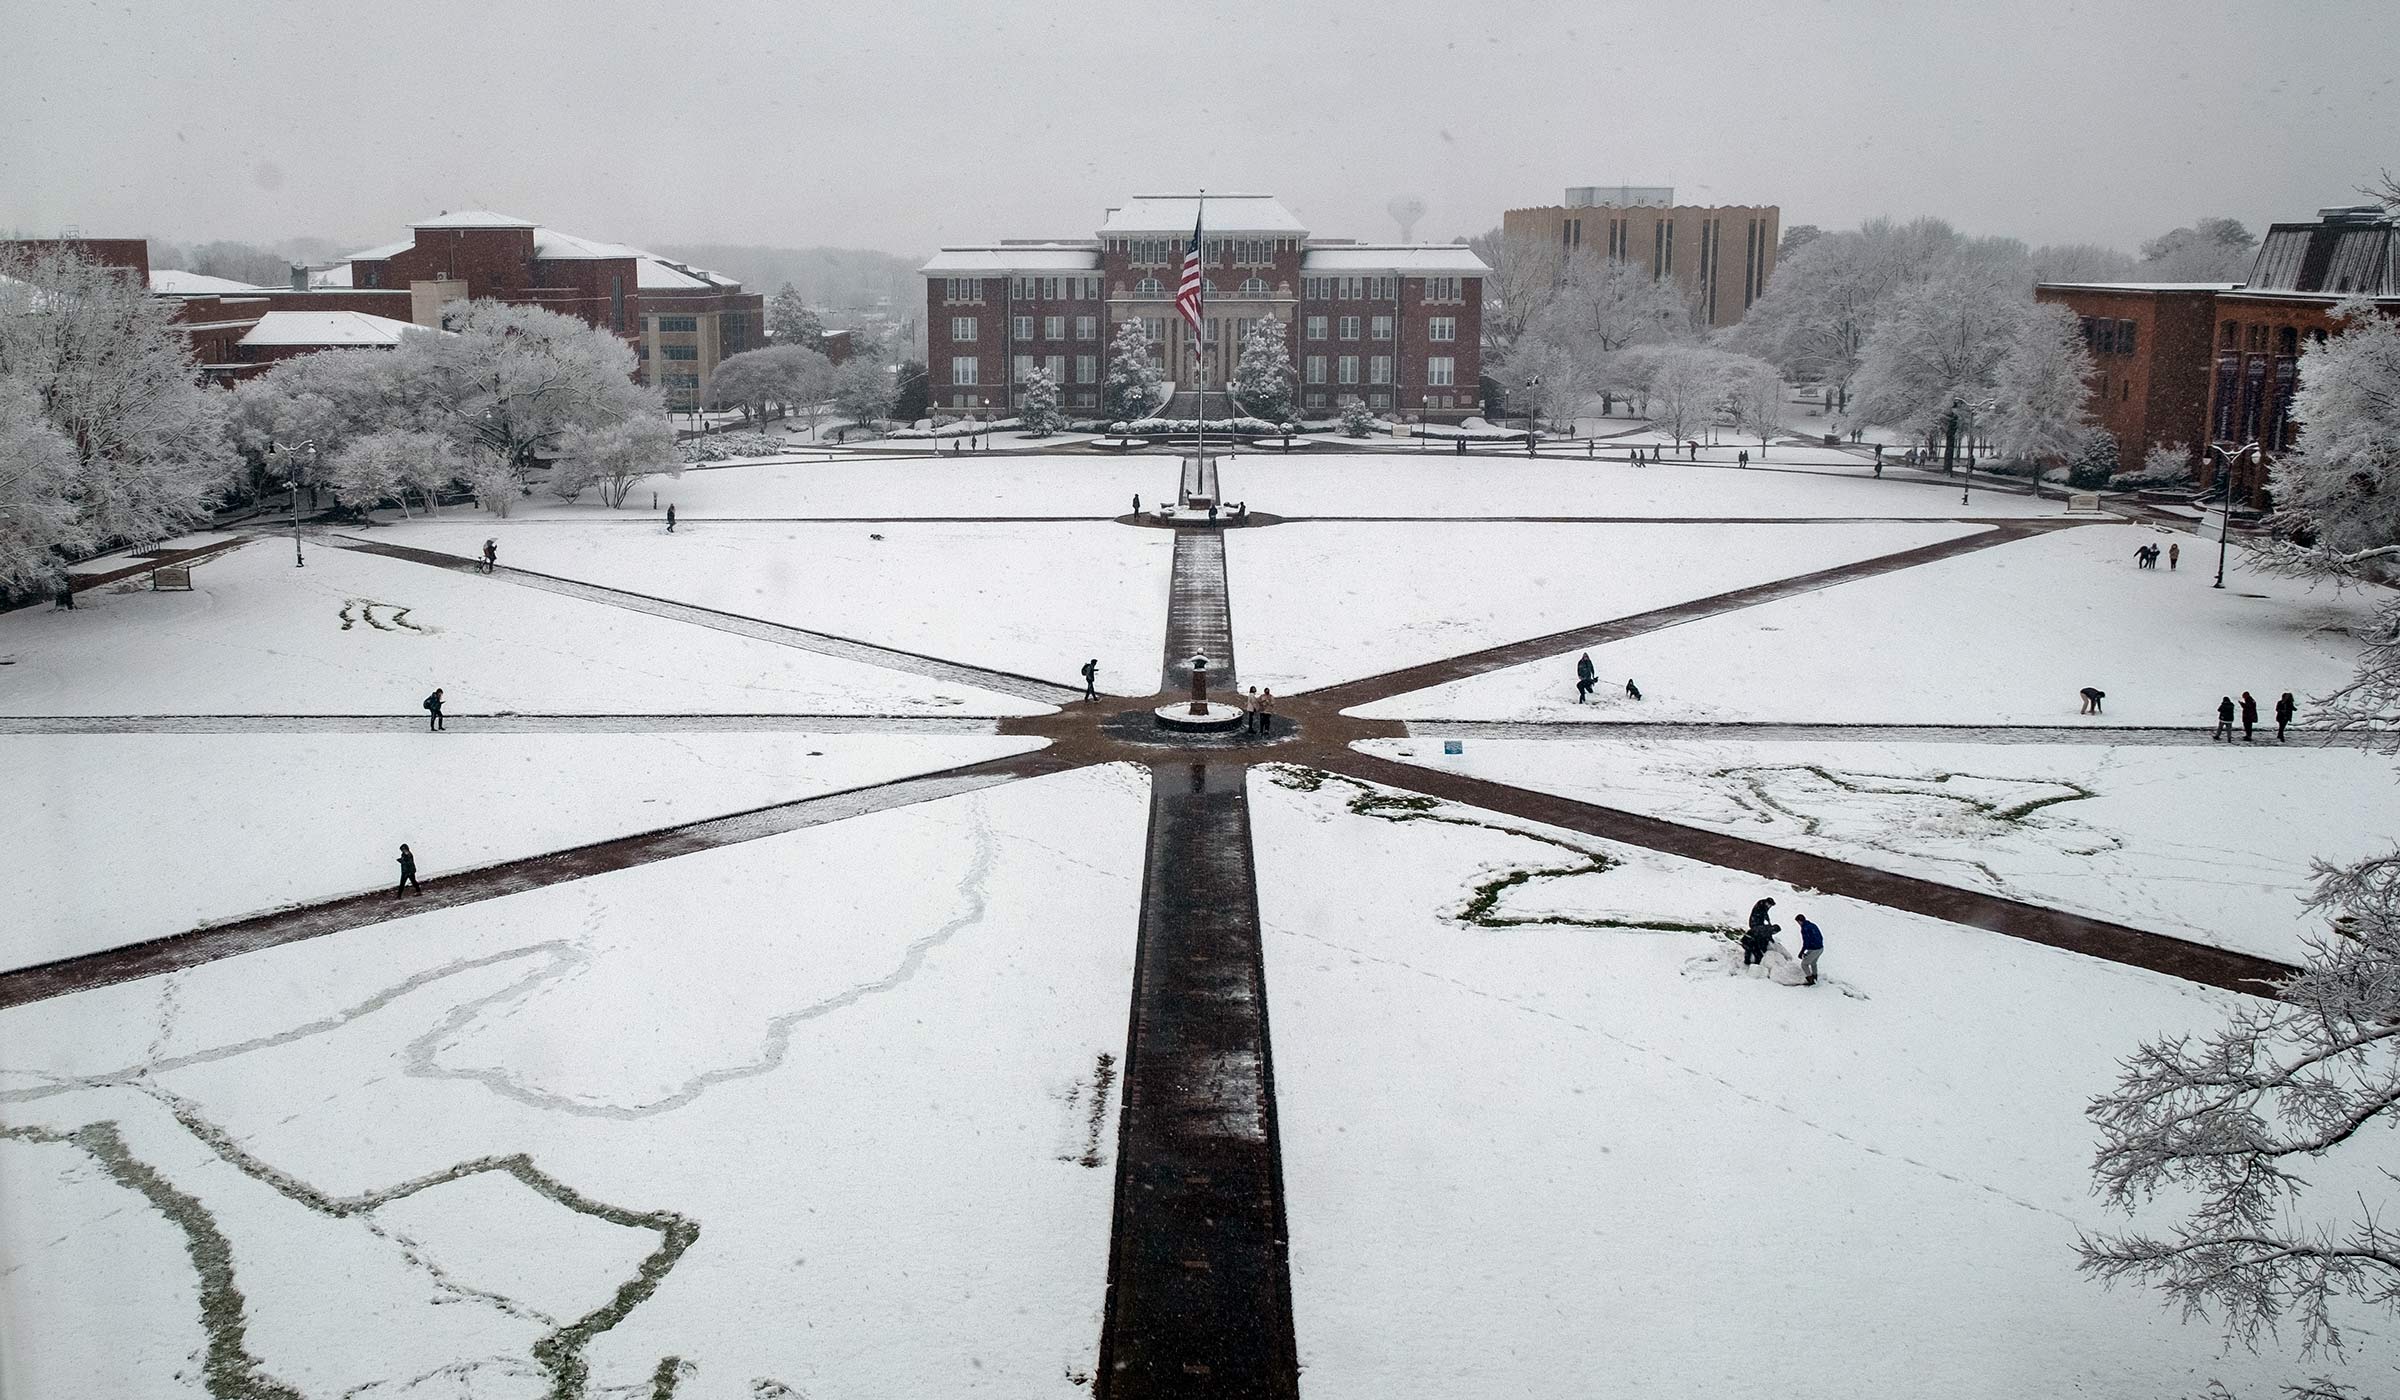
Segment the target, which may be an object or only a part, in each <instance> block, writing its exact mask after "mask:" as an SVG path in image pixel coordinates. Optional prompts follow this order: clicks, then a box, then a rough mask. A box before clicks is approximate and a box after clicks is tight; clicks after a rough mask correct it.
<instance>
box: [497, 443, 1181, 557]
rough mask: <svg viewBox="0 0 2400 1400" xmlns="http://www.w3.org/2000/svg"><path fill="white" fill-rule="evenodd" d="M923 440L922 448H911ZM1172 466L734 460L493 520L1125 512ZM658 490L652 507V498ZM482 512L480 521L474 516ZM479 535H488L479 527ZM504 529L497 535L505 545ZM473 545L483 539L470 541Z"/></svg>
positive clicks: (1161, 485) (964, 458)
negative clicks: (617, 495) (623, 493)
mask: <svg viewBox="0 0 2400 1400" xmlns="http://www.w3.org/2000/svg"><path fill="white" fill-rule="evenodd" d="M919 446H922V444H919ZM1177 472H1178V467H1177V464H1176V461H1175V459H1174V458H1172V457H1164V456H1129V457H1109V456H1099V455H1093V456H1075V457H1048V456H1038V457H1037V456H1026V457H1015V456H1008V457H1001V456H981V455H976V454H964V455H961V456H957V457H935V458H924V459H915V458H908V459H900V460H882V459H877V458H872V457H866V458H860V457H835V458H831V459H829V460H821V461H810V462H800V463H781V462H769V463H759V464H746V463H738V462H737V463H733V464H730V465H726V466H712V467H707V468H690V469H687V470H686V471H685V472H684V474H683V476H682V477H681V479H675V478H668V477H660V478H656V479H654V480H649V481H644V482H643V483H642V484H641V486H640V488H639V489H637V490H636V491H635V492H634V494H633V496H632V498H631V499H629V500H628V501H627V502H626V506H625V509H623V510H613V511H612V510H609V509H607V508H605V507H603V506H600V505H598V504H596V503H595V501H594V499H593V498H591V497H588V496H587V497H585V498H584V500H583V501H582V502H581V503H580V504H577V505H571V506H568V505H560V504H559V503H558V502H557V501H556V500H554V499H552V498H550V497H548V496H544V495H539V494H537V495H536V496H534V497H533V499H531V500H528V501H526V502H524V503H523V505H521V506H520V507H518V508H517V509H515V510H513V511H511V512H510V514H509V518H508V519H507V520H504V521H495V522H492V523H493V524H495V525H497V526H499V527H500V528H501V529H502V530H507V531H511V532H512V533H513V528H514V527H515V526H517V525H519V524H521V523H530V522H533V521H547V520H588V521H603V520H605V521H608V522H610V523H612V524H619V525H622V526H624V527H625V528H629V529H635V528H642V527H645V526H647V527H654V528H655V527H659V524H660V520H661V517H663V515H664V514H665V511H666V507H667V505H668V504H669V503H670V502H672V503H673V504H674V506H675V515H676V520H677V533H678V534H680V533H682V524H681V522H683V521H685V520H695V519H704V518H706V517H708V516H721V517H749V518H770V519H785V518H797V519H808V518H811V517H826V516H833V517H849V516H863V517H869V518H878V519H880V518H888V517H894V516H898V517H916V516H927V515H956V516H1027V515H1076V516H1090V517H1095V518H1107V517H1111V516H1118V515H1123V514H1125V513H1126V512H1128V511H1130V510H1131V509H1132V508H1133V498H1134V497H1135V496H1137V495H1138V496H1140V497H1141V498H1142V500H1143V503H1144V504H1145V505H1147V504H1150V503H1152V502H1155V501H1159V500H1163V499H1168V498H1171V497H1172V496H1173V495H1174V494H1175V487H1176V481H1177ZM653 492H655V493H656V494H657V496H658V506H659V508H658V510H656V511H653V510H651V509H650V497H651V495H652V493H653ZM478 518H480V517H478ZM485 533H486V534H490V533H494V532H493V531H489V530H487V531H485ZM511 538H512V534H502V535H501V541H502V544H503V546H504V547H505V546H506V544H507V543H508V542H509V540H510V539H511ZM477 543H481V537H480V536H478V537H477Z"/></svg>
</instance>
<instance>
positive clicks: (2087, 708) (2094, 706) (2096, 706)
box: [2076, 685, 2108, 715]
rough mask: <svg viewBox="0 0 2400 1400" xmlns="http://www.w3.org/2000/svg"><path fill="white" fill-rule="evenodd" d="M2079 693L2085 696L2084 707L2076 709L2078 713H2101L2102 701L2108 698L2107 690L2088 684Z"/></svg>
mask: <svg viewBox="0 0 2400 1400" xmlns="http://www.w3.org/2000/svg"><path fill="white" fill-rule="evenodd" d="M2077 693H2078V694H2080V695H2082V696H2083V708H2082V709H2081V710H2078V711H2076V713H2077V714H2085V715H2096V714H2098V713H2100V702H2101V701H2103V700H2106V699H2107V698H2108V692H2107V691H2105V690H2099V689H2095V688H2094V687H2092V686H2088V685H2087V686H2085V687H2084V688H2083V689H2082V690H2081V691H2079V692H2077Z"/></svg>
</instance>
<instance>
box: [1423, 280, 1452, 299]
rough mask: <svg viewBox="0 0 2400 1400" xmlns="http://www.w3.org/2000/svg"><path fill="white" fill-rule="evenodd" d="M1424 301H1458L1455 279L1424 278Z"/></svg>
mask: <svg viewBox="0 0 2400 1400" xmlns="http://www.w3.org/2000/svg"><path fill="white" fill-rule="evenodd" d="M1425 299H1426V300H1427V301H1456V300H1458V279H1457V278H1455V277H1428V278H1426V279H1425Z"/></svg>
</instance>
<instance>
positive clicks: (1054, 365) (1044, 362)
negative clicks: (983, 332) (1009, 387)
mask: <svg viewBox="0 0 2400 1400" xmlns="http://www.w3.org/2000/svg"><path fill="white" fill-rule="evenodd" d="M1036 363H1037V361H1036V360H1035V358H1034V357H1033V356H1031V355H1019V356H1017V357H1016V358H1015V360H1014V361H1013V362H1012V368H1013V369H1014V371H1015V377H1016V381H1017V382H1018V383H1020V384H1022V383H1024V382H1025V381H1026V380H1027V379H1030V378H1032V377H1033V368H1034V365H1035V364H1036ZM1038 363H1039V364H1040V365H1041V367H1042V372H1043V373H1045V374H1047V375H1049V376H1050V378H1051V381H1052V382H1053V383H1058V384H1068V383H1074V384H1097V383H1099V382H1100V357H1099V356H1097V355H1077V356H1076V357H1075V377H1074V378H1073V379H1072V380H1070V379H1068V378H1067V357H1066V356H1064V355H1044V356H1042V357H1041V358H1040V360H1039V361H1038ZM982 382H983V361H982V360H980V359H978V358H976V357H975V356H973V355H955V356H952V357H951V360H950V383H951V386H952V387H953V388H958V387H966V386H971V385H976V384H980V383H982Z"/></svg>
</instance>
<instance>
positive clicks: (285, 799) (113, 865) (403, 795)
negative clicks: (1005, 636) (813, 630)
mask: <svg viewBox="0 0 2400 1400" xmlns="http://www.w3.org/2000/svg"><path fill="white" fill-rule="evenodd" d="M1040 746H1041V741H1040V740H1038V739H1003V738H976V737H940V736H934V737H923V738H905V739H903V738H893V737H890V736H886V735H875V734H787V733H774V734H638V733H635V734H475V733H472V732H464V731H462V732H457V733H444V734H430V735H429V734H424V733H410V734H340V735H334V734H79V735H11V736H5V737H0V772H4V773H8V774H10V775H12V781H11V783H10V784H9V787H10V793H11V799H12V800H11V801H9V802H7V803H5V804H0V853H4V854H0V908H5V909H8V910H9V911H11V913H10V916H9V918H8V920H7V922H6V926H5V928H0V967H24V966H27V965H29V964H32V963H38V962H47V961H49V960H51V959H53V958H61V957H67V956H70V955H73V954H76V953H88V952H92V951H95V950H97V949H101V948H111V947H116V946H118V945H120V944H125V943H133V942H138V941H140V940H142V939H145V938H156V937H160V936H163V935H166V934H170V933H179V932H181V931H183V930H185V929H189V928H193V927H195V926H197V925H200V924H203V923H223V922H226V921H227V920H230V919H235V918H239V917H241V916H242V915H245V914H250V913H256V912H258V911H260V910H264V909H270V908H276V907H280V906H283V905H288V904H295V903H302V902H306V901H309V900H315V899H323V898H329V897H332V896H336V895H343V894H353V893H357V892H359V891H362V890H372V889H376V888H380V887H383V886H386V885H389V884H391V883H392V882H393V880H394V877H395V872H396V871H397V869H398V867H397V866H396V865H395V864H394V863H393V862H394V859H395V857H396V855H397V853H398V852H397V848H398V847H399V844H400V843H401V842H403V841H405V842H407V843H408V844H409V846H410V848H411V850H412V851H413V852H414V854H415V855H416V857H417V864H418V874H419V875H420V876H422V877H425V878H431V877H433V876H435V875H439V874H442V873H444V872H447V871H452V870H463V869H468V868H471V867H474V866H478V865H488V864H490V863H492V862H494V861H501V860H512V859H515V858H518V857H521V856H528V855H534V854H537V853H540V852H543V851H553V850H558V849H560V848H562V847H566V846H574V845H581V844H583V843H585V842H589V841H598V840H603V839H606V838H609V837H614V836H624V835H630V834H633V833H635V832H642V831H653V830H656V829H657V828H659V827H663V826H673V825H676V824H678V823H681V822H688V821H696V820H699V819H701V818H703V817H711V816H718V815H721V814H723V813H727V812H738V811H743V810H746V809H748V808H752V807H760V806H765V805H767V804H769V803H776V802H790V801H795V800H797V799H800V798H804V797H813V796H817V795H819V794H821V793H827V792H836V791H841V790H844V789H848V788H856V787H865V786H868V785H870V784H874V783H881V782H888V781H890V780H891V779H894V778H898V777H904V776H907V775H909V774H912V773H924V772H931V771H934V770H937V769H943V768H954V767H958V766H959V765H961V764H967V763H976V762H981V761H982V760H984V759H988V758H997V757H1000V756H1002V755H1004V754H1010V753H1021V752H1024V751H1025V750H1027V749H1032V748H1039V747H1040ZM562 794H572V800H568V801H562V800H561V795H562Z"/></svg>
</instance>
